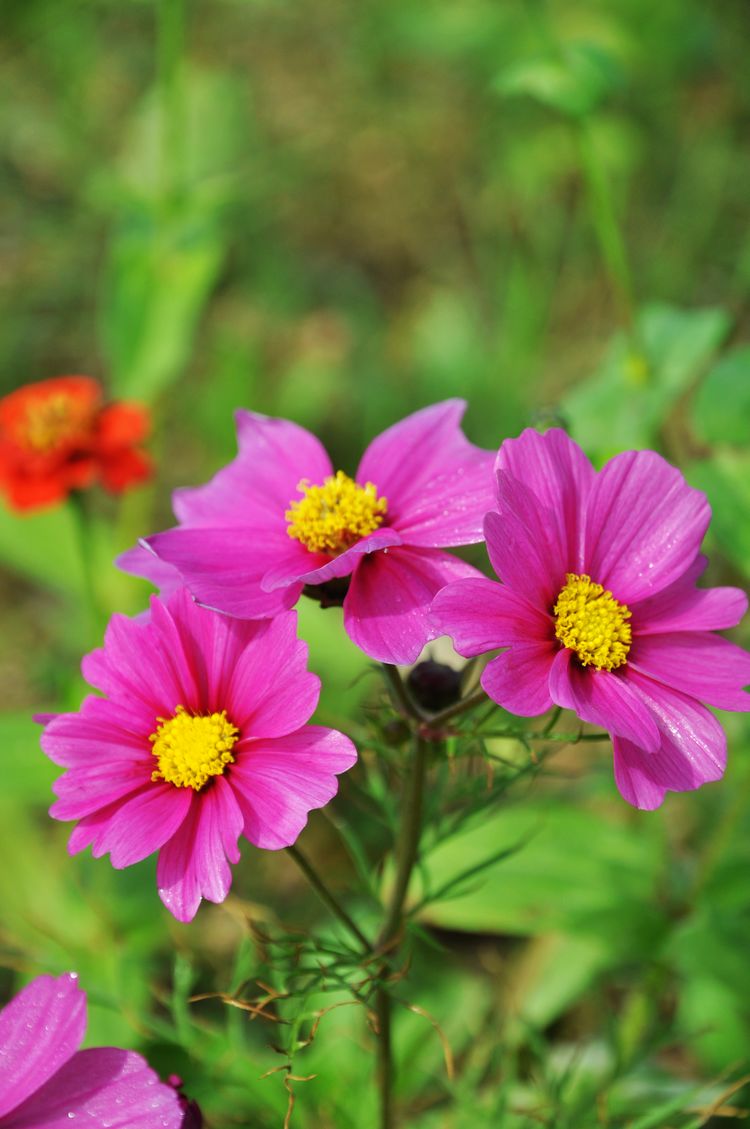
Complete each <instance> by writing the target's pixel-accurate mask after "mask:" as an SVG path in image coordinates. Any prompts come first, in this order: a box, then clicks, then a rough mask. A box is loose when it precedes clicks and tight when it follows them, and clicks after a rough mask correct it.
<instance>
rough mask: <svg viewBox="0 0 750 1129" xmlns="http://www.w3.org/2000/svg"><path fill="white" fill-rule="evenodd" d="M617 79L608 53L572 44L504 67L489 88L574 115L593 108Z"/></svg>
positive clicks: (599, 49) (614, 65) (582, 115)
mask: <svg viewBox="0 0 750 1129" xmlns="http://www.w3.org/2000/svg"><path fill="white" fill-rule="evenodd" d="M618 81H619V70H618V67H617V64H616V62H615V60H614V59H613V58H612V56H611V55H609V54H608V53H607V52H606V51H603V50H602V49H601V48H600V47H597V46H595V45H594V44H592V43H572V44H570V45H568V46H567V47H566V48H564V49H563V51H562V52H561V53H560V55H559V56H557V57H549V56H548V57H544V58H536V59H527V60H524V61H523V62H519V63H516V64H514V65H512V66H510V67H508V68H507V70H505V71H504V72H503V73H502V74H501V75H499V76H498V77H497V78H496V79H495V81H494V83H493V87H494V89H495V90H496V91H497V92H498V93H500V94H502V95H505V96H506V97H518V96H526V97H529V98H533V99H534V100H535V101H537V102H540V103H541V104H542V105H544V106H550V107H551V108H552V109H554V110H557V111H558V112H559V113H561V114H565V115H567V116H569V117H576V118H578V117H584V116H585V115H587V114H590V113H591V112H592V111H593V110H595V109H596V107H597V106H599V105H600V104H601V103H602V102H603V101H604V99H605V98H606V96H607V95H608V94H609V93H610V91H611V90H612V89H614V87H615V86H616V85H617V84H618Z"/></svg>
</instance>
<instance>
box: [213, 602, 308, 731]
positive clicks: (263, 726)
mask: <svg viewBox="0 0 750 1129" xmlns="http://www.w3.org/2000/svg"><path fill="white" fill-rule="evenodd" d="M307 656H308V649H307V644H306V643H304V642H303V641H302V640H301V639H299V638H298V637H297V616H296V615H295V613H294V612H288V613H287V614H285V615H280V616H276V618H275V619H273V620H270V621H265V622H264V623H263V624H259V625H258V626H257V628H256V637H255V638H254V639H251V640H248V642H247V643H246V645H245V648H244V650H243V651H242V654H241V655H240V656H239V657H238V659H237V661H236V663H235V665H234V667H233V669H232V670H231V671H230V672H228V682H227V684H226V690H225V692H224V693H223V695H222V700H223V702H224V705H225V707H226V709H227V711H228V713H231V719H232V722H233V723H234V724H235V725H236V726H238V727H239V728H240V730H241V732H242V735H243V736H250V737H281V736H283V735H284V734H285V733H290V732H292V731H293V730H295V729H298V728H299V727H300V726H301V725H304V723H305V722H306V721H307V720H308V718H309V717H310V715H311V714H312V713H313V711H314V710H315V708H316V706H317V704H318V698H319V696H320V679H319V678H318V676H317V675H316V674H312V673H311V672H310V671H308V669H307ZM217 708H218V700H217Z"/></svg>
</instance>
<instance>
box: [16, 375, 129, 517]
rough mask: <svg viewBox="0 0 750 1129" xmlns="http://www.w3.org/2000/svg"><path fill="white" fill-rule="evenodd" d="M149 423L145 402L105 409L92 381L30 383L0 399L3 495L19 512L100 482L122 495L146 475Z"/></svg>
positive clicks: (64, 378) (97, 386)
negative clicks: (146, 441) (145, 448)
mask: <svg viewBox="0 0 750 1129" xmlns="http://www.w3.org/2000/svg"><path fill="white" fill-rule="evenodd" d="M148 430H149V418H148V413H147V412H146V410H145V408H143V407H142V406H141V405H139V404H127V403H114V404H105V403H104V397H103V391H102V388H101V385H100V384H99V383H98V382H97V381H96V380H92V379H91V377H88V376H60V377H55V378H53V379H51V380H43V381H40V382H39V383H38V384H27V385H24V387H22V388H18V389H16V391H15V392H11V393H10V395H8V396H5V397H4V398H3V399H0V490H1V491H2V492H3V493H4V494H5V496H6V498H7V501H8V504H9V505H10V506H11V507H12V509H14V510H19V511H27V510H36V509H40V508H42V507H45V506H50V505H54V504H55V503H57V502H60V501H62V500H63V499H64V498H66V497H67V495H68V494H69V493H70V492H71V490H82V489H85V488H87V487H89V486H91V485H92V484H93V483H95V482H100V483H101V484H102V485H103V486H104V487H105V488H106V489H107V490H110V491H111V492H112V493H115V494H118V493H121V492H122V491H123V490H126V489H128V488H129V487H130V486H133V485H135V484H136V483H138V482H142V481H143V480H144V479H146V478H148V477H149V475H150V473H151V462H150V460H149V458H148V456H147V455H146V454H145V452H144V451H143V450H142V449H141V444H142V443H143V441H144V439H145V438H146V436H147V434H148Z"/></svg>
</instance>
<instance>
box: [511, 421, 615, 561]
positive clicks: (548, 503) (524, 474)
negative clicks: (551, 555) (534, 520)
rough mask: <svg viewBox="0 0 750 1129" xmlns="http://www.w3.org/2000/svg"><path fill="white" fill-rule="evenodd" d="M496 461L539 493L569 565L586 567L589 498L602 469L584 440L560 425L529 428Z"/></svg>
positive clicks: (539, 499)
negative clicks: (581, 444)
mask: <svg viewBox="0 0 750 1129" xmlns="http://www.w3.org/2000/svg"><path fill="white" fill-rule="evenodd" d="M495 466H496V469H497V470H499V471H504V472H505V473H506V474H507V475H509V476H510V477H511V478H515V479H517V480H519V481H521V482H523V483H524V484H525V485H526V486H527V487H528V488H529V489H530V490H531V491H532V493H533V494H535V495H536V497H537V499H538V501H539V502H540V504H541V505H542V507H543V508H544V511H545V512H546V513H547V514H549V515H550V520H551V522H552V523H553V525H554V528H555V536H556V540H557V542H558V543H559V544H560V546H561V547H562V550H563V555H564V557H565V560H566V562H567V563H566V568H568V569H569V570H570V571H571V572H582V571H583V536H584V526H585V513H586V503H587V501H588V496H589V492H590V490H591V487H592V486H593V483H594V479H595V477H596V475H595V472H594V468H593V467H592V466H591V463H590V462H589V460H588V459H587V458H586V456H585V455H584V453H583V451H582V450H581V448H580V447H579V446H578V444H577V443H574V442H573V440H572V439H570V438H569V436H568V435H566V433H565V432H564V431H562V430H560V429H559V428H553V429H552V430H551V431H548V432H546V433H545V434H544V435H540V434H539V432H538V431H533V430H531V429H527V430H526V431H524V432H522V433H521V435H520V436H519V437H518V438H517V439H506V440H505V442H504V443H503V444H502V446H501V447H500V450H499V452H498V455H497V462H496V463H495ZM493 508H494V507H493Z"/></svg>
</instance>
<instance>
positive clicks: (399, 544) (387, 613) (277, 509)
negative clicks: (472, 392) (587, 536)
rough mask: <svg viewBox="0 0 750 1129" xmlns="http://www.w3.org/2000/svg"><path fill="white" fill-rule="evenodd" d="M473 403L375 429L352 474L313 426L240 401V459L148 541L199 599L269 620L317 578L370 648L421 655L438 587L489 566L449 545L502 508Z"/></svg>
mask: <svg viewBox="0 0 750 1129" xmlns="http://www.w3.org/2000/svg"><path fill="white" fill-rule="evenodd" d="M464 409H465V404H464V402H463V401H461V400H448V401H446V402H445V403H442V404H435V405H433V406H432V407H429V408H425V409H423V410H422V411H419V412H416V413H415V414H414V415H411V416H408V417H407V418H406V419H404V420H402V421H401V422H400V423H397V424H396V425H395V426H393V427H391V428H389V429H388V430H387V431H385V432H383V434H382V435H380V436H378V437H377V439H375V440H373V442H372V443H371V444H370V446H369V447H368V448H367V450H366V451H365V453H364V455H363V456H362V461H361V462H360V464H359V469H358V470H357V473H356V475H355V476H354V478H353V479H352V478H349V477H348V476H347V475H345V474H344V473H343V472H342V471H337V472H336V473H335V474H334V471H333V467H332V465H331V461H330V459H329V458H328V455H327V454H326V452H325V450H324V449H323V447H322V446H321V444H320V442H319V441H318V440H317V439H316V438H315V436H314V435H311V434H310V433H309V432H308V431H305V430H304V428H302V427H299V426H297V424H294V423H290V422H289V421H288V420H282V419H269V418H267V417H266V416H261V415H257V414H256V413H254V412H247V411H240V412H238V413H237V434H238V443H239V454H238V455H237V457H236V459H235V460H234V461H233V462H231V463H230V464H229V465H228V466H227V467H224V469H223V470H220V471H219V472H218V474H217V475H215V477H214V478H213V479H212V480H211V481H210V482H209V483H207V485H205V486H200V487H198V488H196V489H183V490H178V491H176V492H175V495H174V510H175V513H176V515H177V518H178V520H179V522H180V525H179V526H178V527H177V528H175V529H171V530H168V531H167V532H165V533H159V534H157V535H156V536H154V537H149V538H148V539H147V541H146V542H145V543H146V544H147V545H148V546H149V547H150V549H151V550H152V551H153V552H154V553H155V554H156V555H157V556H158V557H159V558H161V560H162V561H166V562H167V563H169V564H171V565H173V566H175V567H176V568H177V569H178V570H179V572H180V573H181V575H182V577H183V578H184V583H185V584H186V585H187V586H188V588H189V589H190V591H191V592H192V593H193V595H194V596H195V597H196V599H197V600H198V601H199V602H200V603H202V604H205V605H207V606H209V607H212V608H216V609H218V610H219V611H222V612H226V613H228V614H229V615H233V616H237V617H239V618H246V619H256V618H262V617H266V616H273V615H276V614H278V612H279V611H282V610H284V609H286V608H290V607H291V606H292V605H293V604H294V603H296V601H297V599H298V598H299V595H300V593H301V592H302V590H303V588H305V586H308V590H309V589H313V590H315V592H316V593H317V594H318V595H320V596H322V598H323V601H324V602H335V601H336V598H337V597H338V602H341V599H342V598H343V608H344V626H345V628H346V630H347V632H348V634H349V635H350V636H351V638H352V639H353V640H354V642H355V643H356V644H357V645H358V646H359V647H361V649H362V650H363V651H364V652H365V653H366V654H368V655H370V657H372V658H375V659H378V660H380V661H383V662H391V663H397V662H398V663H410V662H413V661H414V660H415V659H416V658H417V655H418V654H419V652H420V651H421V649H422V648H423V646H424V645H425V643H426V642H427V641H428V640H429V639H431V638H434V635H435V629H434V625H433V623H432V620H431V618H430V616H429V606H430V603H431V601H432V598H433V596H434V595H435V594H436V593H437V592H438V591H439V589H440V588H442V587H443V586H444V585H445V584H447V583H448V582H449V581H451V580H456V579H458V578H459V577H468V576H477V575H478V573H477V572H476V570H475V569H473V568H471V567H470V566H469V565H467V564H465V563H464V562H463V561H461V560H459V559H458V558H457V557H454V556H453V555H451V554H449V553H444V552H442V551H441V549H442V548H444V547H447V546H455V545H468V544H471V543H473V542H477V541H481V540H482V536H483V535H482V519H483V517H484V514H485V513H486V512H487V510H488V509H490V508H491V507H492V505H493V478H492V461H493V458H494V455H493V454H492V453H490V452H489V451H482V450H480V449H479V448H478V447H475V446H474V445H473V444H471V443H469V442H468V440H467V439H466V438H465V437H464V435H463V433H462V432H461V429H460V426H459V425H460V420H461V417H462V415H463V413H464ZM133 565H135V569H136V571H138V572H139V574H141V575H148V572H147V570H141V569H140V568H139V567H138V564H137V561H134V560H133V559H132V558H131V559H130V568H129V570H131V571H132V566H133ZM127 567H128V565H127V564H126V568H127ZM150 578H151V577H150V576H149V579H150ZM332 588H335V589H336V591H335V593H334V594H333V598H332V592H331V589H332ZM344 593H345V595H344Z"/></svg>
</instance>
